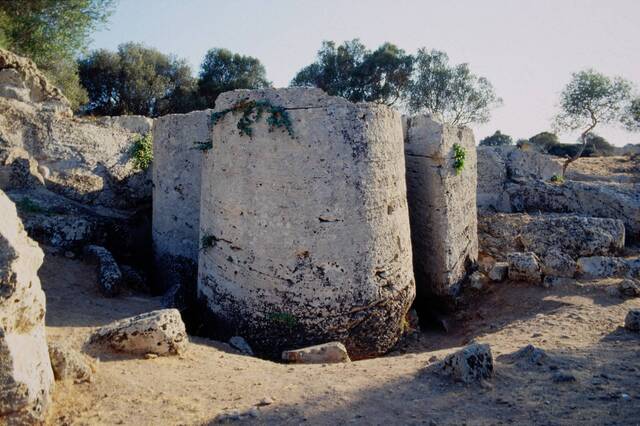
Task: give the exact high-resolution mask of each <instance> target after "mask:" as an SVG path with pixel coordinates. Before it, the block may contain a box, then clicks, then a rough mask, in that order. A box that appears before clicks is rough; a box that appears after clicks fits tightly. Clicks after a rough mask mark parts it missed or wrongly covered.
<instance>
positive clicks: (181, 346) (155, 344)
mask: <svg viewBox="0 0 640 426" xmlns="http://www.w3.org/2000/svg"><path fill="white" fill-rule="evenodd" d="M89 343H91V344H105V345H107V346H109V347H111V348H112V349H113V350H116V351H118V352H126V353H130V354H135V355H143V356H144V355H146V354H149V353H151V354H157V355H179V354H181V353H183V352H184V351H185V350H186V348H187V343H188V337H187V333H186V330H185V326H184V323H183V322H182V318H181V316H180V312H179V311H178V310H177V309H161V310H157V311H152V312H147V313H144V314H141V315H137V316H135V317H131V318H125V319H122V320H119V321H115V322H113V323H111V324H108V325H106V326H104V327H101V328H99V329H98V330H96V331H95V332H94V333H93V334H92V335H91V337H90V338H89Z"/></svg>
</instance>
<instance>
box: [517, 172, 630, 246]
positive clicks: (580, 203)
mask: <svg viewBox="0 0 640 426" xmlns="http://www.w3.org/2000/svg"><path fill="white" fill-rule="evenodd" d="M505 191H506V192H507V193H508V195H509V200H510V205H511V211H513V212H550V213H552V212H553V213H573V214H579V215H584V216H589V217H599V218H611V219H619V220H621V221H622V222H623V223H624V226H625V228H626V233H627V235H628V237H630V238H632V239H637V238H640V221H639V220H638V217H640V184H638V183H635V184H627V185H622V184H617V183H608V182H578V181H565V182H564V183H563V184H554V183H550V182H543V181H527V182H525V183H510V184H507V185H506V188H505Z"/></svg>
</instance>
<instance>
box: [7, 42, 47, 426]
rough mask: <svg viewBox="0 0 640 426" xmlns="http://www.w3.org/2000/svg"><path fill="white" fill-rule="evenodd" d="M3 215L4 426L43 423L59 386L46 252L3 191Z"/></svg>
mask: <svg viewBox="0 0 640 426" xmlns="http://www.w3.org/2000/svg"><path fill="white" fill-rule="evenodd" d="M0 53H1V52H0ZM0 60H1V59H0ZM0 63H1V62H0ZM0 217H1V218H2V219H1V220H0V395H1V396H0V423H1V424H34V423H35V424H38V423H41V422H43V421H44V418H45V416H46V411H47V408H48V406H49V404H50V402H51V392H52V386H53V371H52V370H51V362H50V361H49V354H48V351H47V342H46V337H45V325H44V317H45V295H44V292H43V291H42V289H41V287H40V279H39V278H38V274H37V273H38V269H39V268H40V266H41V265H42V260H43V258H44V254H43V252H42V250H40V248H39V247H38V245H37V244H36V243H35V242H34V241H33V240H31V239H30V238H29V237H27V234H26V233H25V231H24V228H23V226H22V223H21V222H20V220H19V219H18V216H17V213H16V208H15V206H14V205H13V203H12V202H11V201H10V200H9V198H7V196H6V195H5V194H4V193H3V192H2V191H0Z"/></svg>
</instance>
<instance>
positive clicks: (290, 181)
mask: <svg viewBox="0 0 640 426" xmlns="http://www.w3.org/2000/svg"><path fill="white" fill-rule="evenodd" d="M215 111H216V112H217V114H214V117H213V118H214V120H213V121H214V125H213V129H212V131H213V138H212V140H213V144H212V147H211V149H210V150H208V151H207V152H206V153H205V154H204V155H205V158H204V162H203V171H202V192H201V210H200V212H201V213H200V242H201V247H200V259H199V277H198V278H199V280H198V292H199V297H200V298H201V301H202V302H203V303H204V304H205V305H206V307H207V310H208V311H209V312H210V313H211V316H212V318H213V320H214V322H215V323H214V325H213V327H216V328H217V330H218V331H220V330H225V332H226V334H228V335H231V334H238V335H241V336H243V337H245V338H246V339H247V340H248V341H249V342H250V344H251V345H252V346H253V348H254V349H255V350H257V351H258V352H261V353H262V354H264V355H267V356H279V355H280V351H282V350H283V349H291V348H295V347H300V346H304V345H310V344H317V343H322V342H327V341H333V340H337V341H341V342H343V343H344V344H345V345H346V346H347V348H348V350H349V354H350V355H351V357H352V358H356V359H357V358H363V357H369V356H375V355H379V354H382V353H384V352H385V351H387V350H388V349H390V348H391V347H392V346H393V345H394V343H395V342H396V341H397V339H398V337H399V336H400V334H401V332H402V329H403V324H404V318H405V315H406V313H407V311H408V309H409V307H410V305H411V303H412V301H413V298H414V292H415V286H414V281H413V272H412V263H411V241H410V234H409V217H408V210H407V204H406V185H405V176H404V174H405V172H404V156H403V141H402V127H401V120H400V117H399V116H398V114H397V113H396V112H395V111H393V110H391V109H389V108H386V107H384V106H379V105H374V104H353V103H350V102H348V101H346V100H344V99H342V98H335V97H330V96H328V95H326V94H325V93H324V92H322V91H321V90H318V89H302V88H291V89H277V90H276V89H266V90H256V91H233V92H227V93H225V94H223V95H221V96H220V97H219V98H218V100H217V101H216V109H215ZM256 114H257V115H256ZM254 120H255V122H253V121H254Z"/></svg>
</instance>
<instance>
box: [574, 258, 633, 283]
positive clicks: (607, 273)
mask: <svg viewBox="0 0 640 426" xmlns="http://www.w3.org/2000/svg"><path fill="white" fill-rule="evenodd" d="M577 264H578V276H579V277H580V278H584V279H597V278H609V277H624V276H635V275H638V274H639V273H640V258H623V257H609V256H591V257H581V258H580V259H578V262H577Z"/></svg>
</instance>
